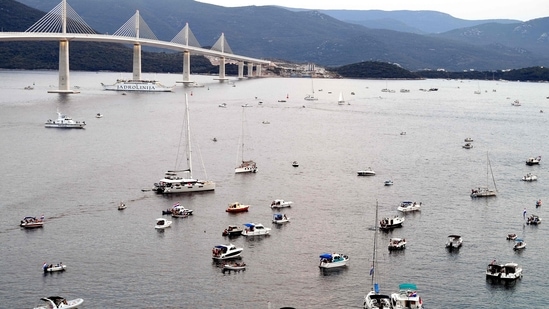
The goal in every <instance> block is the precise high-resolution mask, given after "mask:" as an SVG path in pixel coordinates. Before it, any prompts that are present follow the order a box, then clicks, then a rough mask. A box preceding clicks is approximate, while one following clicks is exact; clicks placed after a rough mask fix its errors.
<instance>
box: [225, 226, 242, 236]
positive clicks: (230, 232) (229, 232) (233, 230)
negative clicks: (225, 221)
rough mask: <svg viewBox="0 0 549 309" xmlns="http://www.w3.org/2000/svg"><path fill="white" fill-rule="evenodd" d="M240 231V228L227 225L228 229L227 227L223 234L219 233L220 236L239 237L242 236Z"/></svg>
mask: <svg viewBox="0 0 549 309" xmlns="http://www.w3.org/2000/svg"><path fill="white" fill-rule="evenodd" d="M242 231H243V229H242V228H241V227H238V226H236V225H229V227H227V228H226V229H225V230H224V231H223V233H221V235H223V236H229V237H231V236H233V237H234V236H240V235H242Z"/></svg>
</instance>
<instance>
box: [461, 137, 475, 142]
mask: <svg viewBox="0 0 549 309" xmlns="http://www.w3.org/2000/svg"><path fill="white" fill-rule="evenodd" d="M463 141H464V142H466V143H472V142H473V139H472V138H470V137H466V138H465V139H464V140H463Z"/></svg>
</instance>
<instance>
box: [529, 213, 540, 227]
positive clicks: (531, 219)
mask: <svg viewBox="0 0 549 309" xmlns="http://www.w3.org/2000/svg"><path fill="white" fill-rule="evenodd" d="M540 223H541V218H540V217H539V216H538V215H530V216H529V217H528V219H526V224H532V225H538V224H540Z"/></svg>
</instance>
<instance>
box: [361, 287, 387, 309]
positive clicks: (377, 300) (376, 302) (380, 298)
mask: <svg viewBox="0 0 549 309" xmlns="http://www.w3.org/2000/svg"><path fill="white" fill-rule="evenodd" d="M390 308H392V306H391V298H390V297H389V295H383V294H378V293H376V292H375V291H370V292H368V294H366V296H365V297H364V309H390Z"/></svg>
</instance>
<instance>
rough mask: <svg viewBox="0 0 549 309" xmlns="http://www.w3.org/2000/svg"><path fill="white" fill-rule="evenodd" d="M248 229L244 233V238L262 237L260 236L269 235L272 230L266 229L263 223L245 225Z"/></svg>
mask: <svg viewBox="0 0 549 309" xmlns="http://www.w3.org/2000/svg"><path fill="white" fill-rule="evenodd" d="M244 226H246V229H244V230H243V231H242V235H243V236H260V235H269V233H270V232H271V229H270V228H268V227H264V226H263V224H261V223H257V224H255V223H244Z"/></svg>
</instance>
